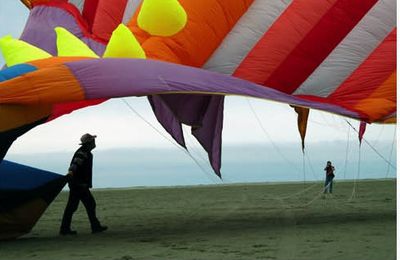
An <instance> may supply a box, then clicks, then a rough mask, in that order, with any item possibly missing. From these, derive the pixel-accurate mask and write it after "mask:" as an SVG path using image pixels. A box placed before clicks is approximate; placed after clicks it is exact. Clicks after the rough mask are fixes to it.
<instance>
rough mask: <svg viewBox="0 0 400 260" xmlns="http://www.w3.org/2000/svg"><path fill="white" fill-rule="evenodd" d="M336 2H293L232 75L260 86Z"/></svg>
mask: <svg viewBox="0 0 400 260" xmlns="http://www.w3.org/2000/svg"><path fill="white" fill-rule="evenodd" d="M336 1H337V0H324V1H321V0H296V1H293V2H292V3H291V4H290V5H289V6H288V7H287V8H286V9H285V11H284V12H283V13H282V14H281V15H280V16H279V17H278V18H277V20H276V21H275V22H274V24H273V25H272V26H271V28H270V29H269V30H268V31H267V32H266V33H265V34H264V35H263V36H262V38H261V39H260V40H259V41H258V43H257V44H256V46H255V47H254V48H253V49H252V50H251V51H250V53H249V54H248V55H247V57H246V58H245V59H244V60H243V62H242V63H241V64H240V66H239V67H238V68H237V70H236V71H235V73H234V75H235V76H236V77H239V78H242V79H246V80H249V81H252V82H255V83H258V84H263V83H264V82H265V81H266V80H267V79H268V77H269V76H270V75H271V74H272V73H273V72H274V70H275V69H276V68H277V67H278V66H279V65H280V64H281V63H282V62H283V61H284V60H285V59H286V58H287V57H288V55H290V53H291V52H292V51H293V50H294V49H295V48H296V46H297V45H298V44H299V43H300V42H301V41H302V40H303V38H304V37H305V35H307V33H308V32H309V31H310V30H312V28H313V27H314V26H315V25H316V24H317V23H318V22H319V21H320V20H321V18H322V17H323V16H324V14H325V13H326V12H328V11H329V9H330V8H331V7H332V6H333V5H334V4H335V2H336Z"/></svg>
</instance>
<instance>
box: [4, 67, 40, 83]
mask: <svg viewBox="0 0 400 260" xmlns="http://www.w3.org/2000/svg"><path fill="white" fill-rule="evenodd" d="M35 70H37V68H36V67H34V66H32V65H29V64H18V65H15V66H12V67H9V68H6V69H3V70H1V71H0V82H2V81H5V80H9V79H13V78H15V77H18V76H21V75H23V74H26V73H28V72H32V71H35Z"/></svg>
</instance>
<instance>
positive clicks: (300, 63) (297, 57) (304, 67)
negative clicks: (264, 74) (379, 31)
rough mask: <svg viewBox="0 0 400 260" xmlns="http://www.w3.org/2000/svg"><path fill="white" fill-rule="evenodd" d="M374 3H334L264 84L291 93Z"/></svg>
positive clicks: (359, 0) (346, 0)
mask: <svg viewBox="0 0 400 260" xmlns="http://www.w3.org/2000/svg"><path fill="white" fill-rule="evenodd" d="M376 2H377V0H356V1H349V0H339V1H338V2H336V4H335V5H334V6H333V7H332V8H331V9H330V10H329V12H327V13H326V14H325V15H324V17H323V18H322V19H321V20H320V21H319V23H318V24H317V25H316V26H315V27H314V28H313V29H312V30H311V31H310V32H309V33H308V35H307V36H306V37H305V38H304V39H303V40H302V41H301V43H300V44H299V45H298V46H297V47H296V49H294V51H293V52H292V53H291V54H290V55H289V56H288V57H287V58H286V60H285V61H284V62H283V63H282V64H281V65H280V66H279V67H278V68H277V69H276V70H275V71H274V73H273V74H272V75H271V76H270V77H269V78H268V79H267V80H266V81H265V82H264V85H265V86H269V87H273V88H276V89H278V90H280V91H283V92H285V93H293V92H294V91H295V90H296V89H297V88H298V87H299V86H300V85H301V83H303V82H304V81H305V80H306V79H307V78H308V77H309V76H310V74H311V73H312V72H313V71H314V70H315V69H316V68H317V67H318V66H319V65H320V64H321V62H322V61H323V60H324V59H325V58H326V57H327V56H328V55H329V53H331V52H332V50H333V49H334V48H335V47H336V46H337V45H338V44H339V43H340V42H341V41H342V40H343V38H344V37H346V35H347V34H348V33H349V32H350V31H351V30H352V29H353V28H354V26H356V25H357V23H358V22H359V21H360V20H361V19H362V17H363V16H364V15H365V14H366V13H367V12H368V11H369V10H370V9H371V7H372V6H373V5H374V4H375V3H376Z"/></svg>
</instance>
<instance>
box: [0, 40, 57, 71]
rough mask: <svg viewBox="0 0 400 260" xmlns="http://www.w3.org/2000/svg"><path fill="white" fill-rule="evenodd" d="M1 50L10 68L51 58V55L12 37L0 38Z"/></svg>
mask: <svg viewBox="0 0 400 260" xmlns="http://www.w3.org/2000/svg"><path fill="white" fill-rule="evenodd" d="M0 50H1V52H2V53H3V57H4V60H5V62H6V65H7V66H8V67H11V66H14V65H17V64H21V63H26V62H29V61H33V60H40V59H46V58H50V57H51V54H49V53H48V52H46V51H44V50H42V49H39V48H38V47H36V46H33V45H31V44H29V43H27V42H24V41H21V40H17V39H13V38H12V37H11V36H10V35H7V36H4V37H3V38H0Z"/></svg>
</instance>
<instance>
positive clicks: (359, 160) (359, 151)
mask: <svg viewBox="0 0 400 260" xmlns="http://www.w3.org/2000/svg"><path fill="white" fill-rule="evenodd" d="M361 144H362V143H360V145H359V146H358V166H357V177H355V176H354V184H353V191H352V193H351V196H350V198H349V201H351V200H353V199H355V198H356V190H357V182H358V179H359V178H360V170H361V169H360V168H361Z"/></svg>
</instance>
